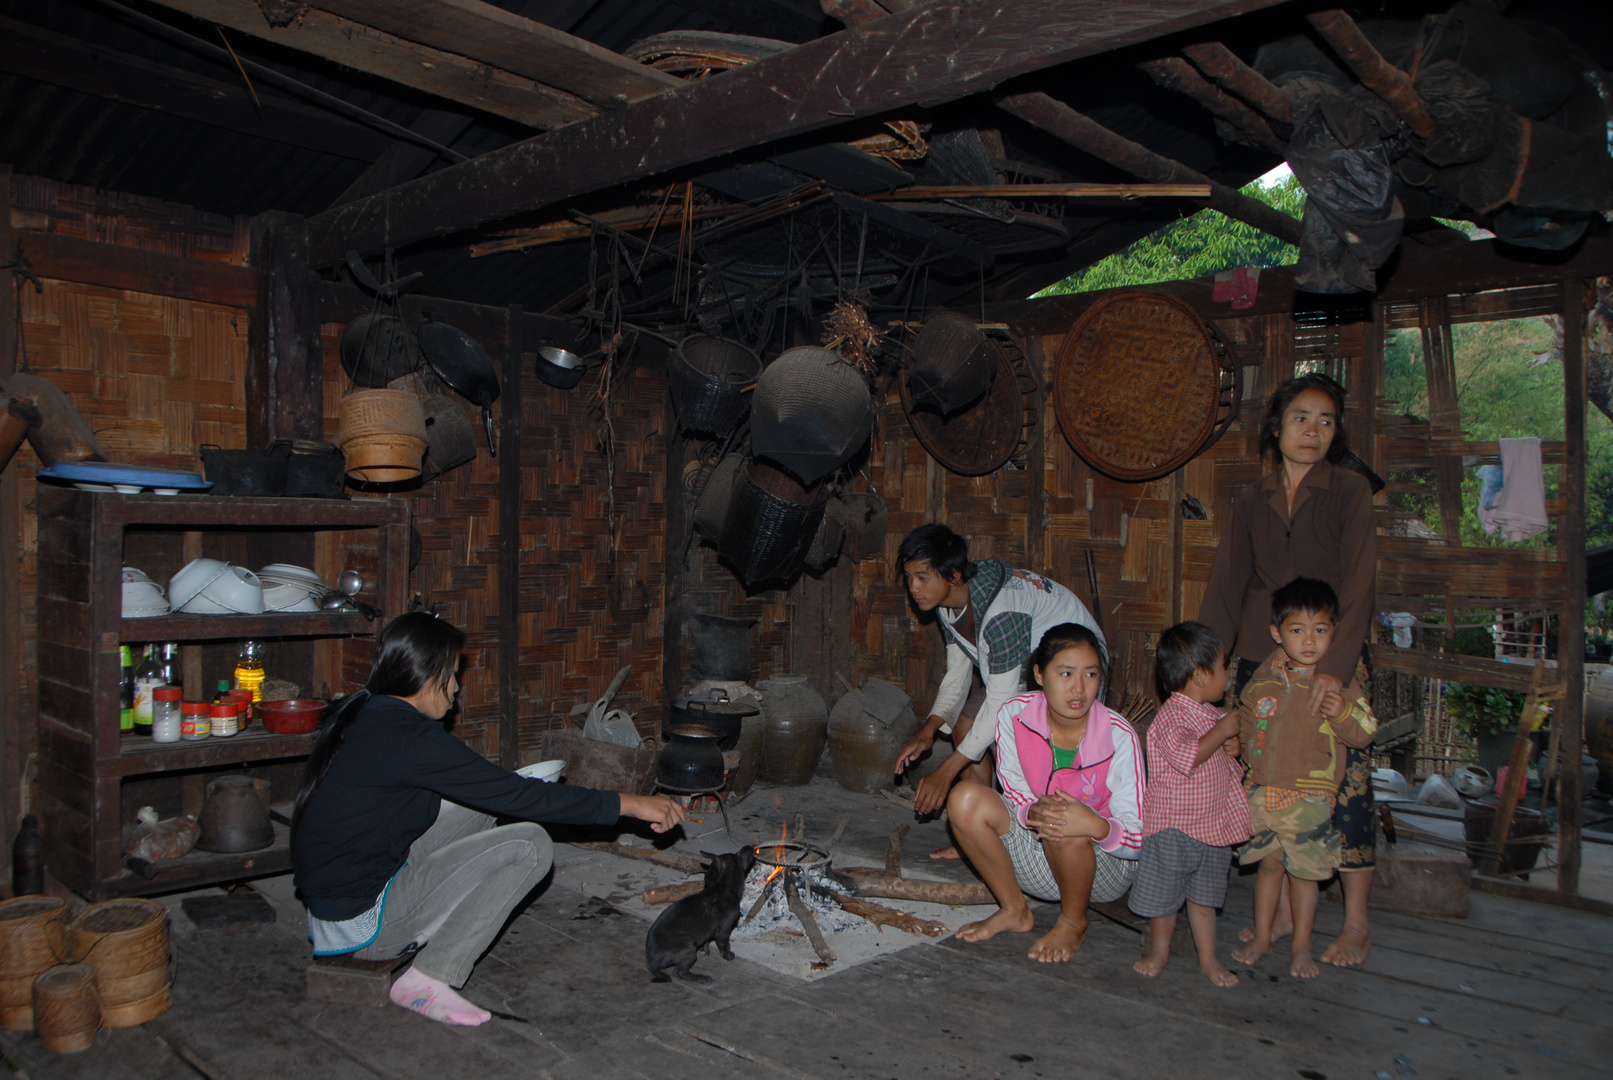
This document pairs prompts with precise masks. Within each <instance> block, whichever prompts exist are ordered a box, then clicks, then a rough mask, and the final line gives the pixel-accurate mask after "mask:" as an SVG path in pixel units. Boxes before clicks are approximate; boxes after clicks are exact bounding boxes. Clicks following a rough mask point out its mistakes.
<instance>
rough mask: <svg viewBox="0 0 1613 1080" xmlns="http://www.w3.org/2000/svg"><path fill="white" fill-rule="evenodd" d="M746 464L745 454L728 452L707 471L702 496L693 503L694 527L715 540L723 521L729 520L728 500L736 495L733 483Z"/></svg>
mask: <svg viewBox="0 0 1613 1080" xmlns="http://www.w3.org/2000/svg"><path fill="white" fill-rule="evenodd" d="M744 468H745V455H744V454H740V453H733V454H729V455H728V456H727V457H725V458H723V459H722V460H721V461H719V462H717V464H716V465H714V466H712V468H711V469H710V470H708V471H707V472H706V473H705V476H704V482H703V486H702V487H701V489H700V497H699V498H698V499H696V500H695V504H694V527H695V531H696V532H698V533H699V534H700V535H701V536H703V537H705V538H706V539H707V540H709V541H711V542H712V543H716V542H717V540H718V538H719V537H720V536H722V527H723V523H724V522H726V521H727V520H728V504H729V502H731V501H732V500H733V497H734V485H735V483H736V482H737V481H738V479H739V475H740V473H741V472H743V471H744Z"/></svg>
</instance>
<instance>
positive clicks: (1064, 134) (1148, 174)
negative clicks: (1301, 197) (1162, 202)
mask: <svg viewBox="0 0 1613 1080" xmlns="http://www.w3.org/2000/svg"><path fill="white" fill-rule="evenodd" d="M997 105H998V107H999V108H1001V109H1002V110H1003V111H1004V112H1006V113H1008V114H1009V115H1011V116H1016V117H1018V118H1019V119H1021V120H1023V121H1025V122H1026V123H1027V124H1030V125H1032V126H1033V127H1037V128H1040V129H1041V130H1043V131H1045V132H1047V133H1048V134H1049V135H1052V136H1053V137H1054V138H1056V139H1058V140H1060V141H1062V142H1066V143H1068V144H1069V145H1071V146H1073V147H1075V148H1076V149H1077V150H1080V151H1082V152H1083V153H1087V154H1091V155H1092V156H1093V157H1095V158H1098V159H1100V160H1102V161H1107V162H1108V163H1109V164H1111V165H1113V166H1114V167H1115V168H1117V169H1124V170H1126V171H1127V172H1129V173H1131V174H1132V175H1134V176H1140V177H1142V178H1143V179H1144V180H1148V181H1150V182H1152V183H1155V184H1209V185H1210V200H1209V202H1210V207H1211V209H1214V210H1219V211H1220V212H1221V213H1223V214H1225V215H1226V216H1227V217H1229V218H1233V219H1235V220H1237V221H1241V222H1243V223H1244V224H1246V225H1252V226H1254V227H1255V228H1257V229H1259V230H1260V231H1261V232H1264V233H1270V234H1271V235H1272V236H1275V237H1277V239H1279V240H1282V241H1284V242H1285V243H1289V244H1294V245H1296V246H1297V245H1298V244H1299V220H1298V219H1297V218H1293V217H1290V216H1288V215H1287V214H1285V213H1283V212H1282V211H1281V210H1277V209H1275V208H1273V207H1270V206H1267V205H1266V204H1265V203H1263V202H1260V201H1259V200H1258V199H1251V198H1249V197H1248V196H1247V195H1244V194H1243V193H1241V192H1239V191H1237V190H1235V189H1233V188H1230V187H1228V186H1227V185H1225V184H1222V183H1219V182H1217V181H1215V180H1211V179H1210V178H1209V177H1208V176H1205V175H1204V174H1203V173H1201V172H1199V171H1197V170H1196V169H1190V168H1188V167H1187V166H1186V165H1183V164H1182V163H1181V162H1179V161H1174V160H1172V159H1171V158H1168V157H1165V156H1164V155H1163V154H1156V153H1154V152H1153V151H1152V150H1150V149H1148V148H1147V147H1146V146H1140V145H1138V144H1137V143H1134V142H1132V141H1131V140H1130V139H1127V138H1124V137H1122V136H1120V135H1116V134H1115V133H1114V132H1113V131H1110V130H1109V129H1108V128H1106V127H1104V126H1103V125H1102V124H1100V123H1098V122H1097V121H1096V120H1093V119H1092V118H1091V117H1088V116H1084V115H1082V114H1081V113H1078V112H1076V111H1075V110H1074V109H1072V108H1070V107H1069V106H1068V105H1066V104H1064V103H1063V102H1061V101H1055V100H1054V99H1052V98H1050V97H1048V96H1047V95H1046V94H1043V93H1030V94H1011V95H1009V96H1008V97H1004V98H1001V99H999V100H998V102H997Z"/></svg>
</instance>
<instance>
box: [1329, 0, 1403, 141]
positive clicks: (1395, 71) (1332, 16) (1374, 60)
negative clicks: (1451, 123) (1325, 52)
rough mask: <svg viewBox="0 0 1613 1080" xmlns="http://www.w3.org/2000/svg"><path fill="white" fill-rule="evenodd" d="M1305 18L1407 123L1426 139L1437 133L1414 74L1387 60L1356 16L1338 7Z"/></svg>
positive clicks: (1362, 79) (1370, 87)
mask: <svg viewBox="0 0 1613 1080" xmlns="http://www.w3.org/2000/svg"><path fill="white" fill-rule="evenodd" d="M1305 18H1306V19H1307V20H1309V21H1310V24H1311V25H1312V26H1314V27H1315V28H1316V32H1317V33H1318V34H1321V35H1322V38H1323V40H1325V41H1326V42H1327V43H1328V44H1329V45H1330V46H1332V47H1333V51H1334V52H1336V53H1338V54H1339V57H1340V58H1341V59H1342V60H1343V61H1344V62H1345V63H1346V64H1348V65H1349V66H1350V70H1351V71H1353V72H1355V77H1356V78H1358V79H1360V80H1361V81H1362V82H1363V83H1365V84H1366V87H1367V89H1368V90H1371V91H1372V92H1373V93H1374V94H1377V95H1378V96H1379V97H1380V98H1382V99H1383V101H1384V103H1385V104H1386V105H1388V106H1389V107H1390V108H1391V109H1393V110H1394V111H1395V115H1396V116H1398V117H1400V119H1401V120H1403V121H1405V123H1406V126H1407V127H1409V128H1411V130H1412V131H1414V132H1416V133H1417V134H1418V135H1421V136H1422V137H1423V138H1425V139H1426V138H1428V136H1430V135H1432V134H1433V133H1434V116H1433V114H1432V113H1430V112H1429V111H1428V105H1427V103H1426V102H1424V101H1423V99H1422V95H1421V94H1419V93H1417V89H1416V87H1414V86H1413V85H1412V81H1411V76H1410V75H1407V74H1406V73H1405V72H1404V71H1401V70H1400V69H1399V68H1397V67H1395V66H1394V65H1393V64H1391V63H1390V62H1389V61H1387V60H1385V59H1384V58H1383V54H1382V53H1380V52H1379V51H1378V50H1377V48H1376V47H1375V46H1374V45H1373V44H1372V42H1370V41H1368V40H1367V36H1366V35H1365V34H1363V33H1362V32H1361V28H1360V27H1359V26H1357V25H1356V24H1355V20H1354V19H1352V18H1350V16H1349V15H1347V14H1345V13H1344V12H1342V11H1339V10H1337V9H1334V10H1332V11H1318V12H1316V13H1315V14H1314V15H1307V16H1305Z"/></svg>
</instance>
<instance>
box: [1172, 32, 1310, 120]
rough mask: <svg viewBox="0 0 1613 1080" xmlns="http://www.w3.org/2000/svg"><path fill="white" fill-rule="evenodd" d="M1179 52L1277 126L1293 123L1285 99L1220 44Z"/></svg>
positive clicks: (1189, 47)
mask: <svg viewBox="0 0 1613 1080" xmlns="http://www.w3.org/2000/svg"><path fill="white" fill-rule="evenodd" d="M1182 52H1183V53H1184V54H1185V55H1186V56H1187V58H1188V59H1189V60H1191V61H1193V63H1194V64H1196V65H1197V66H1198V69H1199V70H1200V71H1202V72H1204V74H1206V75H1208V76H1209V77H1210V78H1212V79H1214V80H1215V81H1216V82H1218V83H1220V84H1221V86H1222V87H1223V88H1224V89H1227V90H1230V91H1231V92H1232V93H1234V94H1237V95H1238V96H1239V97H1241V98H1242V99H1243V100H1245V101H1247V102H1248V103H1249V104H1251V105H1253V106H1254V107H1255V108H1257V109H1259V110H1260V111H1261V112H1263V113H1265V114H1266V115H1267V116H1269V117H1271V118H1272V119H1273V120H1275V121H1277V122H1278V123H1279V124H1292V123H1293V122H1294V109H1293V106H1292V105H1290V104H1289V101H1288V95H1287V94H1285V93H1283V92H1282V91H1281V90H1279V89H1278V88H1277V87H1276V86H1275V85H1274V84H1273V83H1272V82H1271V80H1269V79H1267V78H1266V77H1265V76H1264V75H1262V74H1260V72H1258V71H1256V70H1255V69H1254V68H1252V67H1250V66H1249V65H1248V64H1246V63H1244V62H1243V61H1242V60H1240V59H1239V58H1238V54H1237V53H1235V52H1233V51H1232V50H1231V49H1229V48H1227V47H1226V46H1225V45H1223V44H1221V43H1220V42H1219V41H1207V42H1205V43H1203V44H1202V45H1189V46H1187V47H1186V48H1185V49H1183V50H1182Z"/></svg>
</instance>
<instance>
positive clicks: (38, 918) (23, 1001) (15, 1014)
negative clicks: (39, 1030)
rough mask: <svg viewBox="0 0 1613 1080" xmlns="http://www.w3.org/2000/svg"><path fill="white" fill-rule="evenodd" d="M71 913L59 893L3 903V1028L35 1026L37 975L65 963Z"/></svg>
mask: <svg viewBox="0 0 1613 1080" xmlns="http://www.w3.org/2000/svg"><path fill="white" fill-rule="evenodd" d="M71 915H72V912H71V911H70V910H69V908H68V905H67V901H66V900H63V899H62V898H61V897H59V896H19V897H16V898H15V899H12V900H6V901H4V902H0V1028H4V1029H5V1030H6V1031H32V1030H33V1029H34V1005H33V996H32V995H33V985H34V977H35V976H37V975H39V974H41V973H43V972H46V971H49V970H50V969H51V968H53V967H55V966H56V965H57V964H59V963H61V962H62V960H61V957H62V954H63V953H64V952H65V950H66V939H67V922H68V919H69V917H70V916H71Z"/></svg>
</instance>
